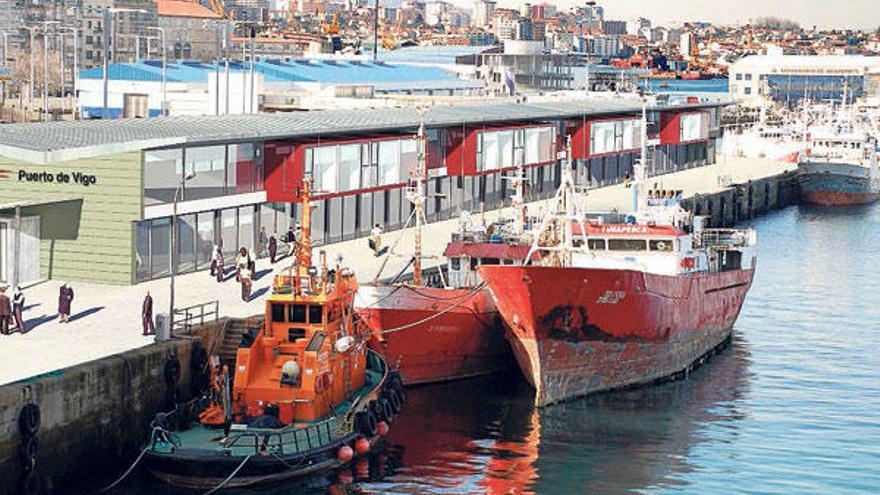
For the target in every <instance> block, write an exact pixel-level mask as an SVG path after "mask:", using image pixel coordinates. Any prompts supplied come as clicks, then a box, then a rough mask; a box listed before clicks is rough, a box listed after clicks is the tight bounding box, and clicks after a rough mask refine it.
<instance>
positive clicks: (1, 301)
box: [0, 284, 12, 335]
mask: <svg viewBox="0 0 880 495" xmlns="http://www.w3.org/2000/svg"><path fill="white" fill-rule="evenodd" d="M7 287H8V286H7V285H5V284H4V285H0V334H3V335H9V323H10V322H12V302H11V301H10V300H9V296H7V295H6V288H7Z"/></svg>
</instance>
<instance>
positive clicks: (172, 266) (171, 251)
mask: <svg viewBox="0 0 880 495" xmlns="http://www.w3.org/2000/svg"><path fill="white" fill-rule="evenodd" d="M183 166H184V173H185V172H186V163H184V165H183ZM195 176H196V174H195V172H190V173H189V174H186V175H185V176H184V177H183V178H182V179H180V182H179V183H178V184H177V189H175V190H174V198H173V201H172V203H171V236H170V239H169V242H170V244H169V246H168V273H170V274H171V279H170V287H169V295H168V335H169V336H170V335H171V330H172V328H173V327H174V273H175V272H176V271H177V270H176V268H177V266H176V263H174V255H175V254H176V253H177V201H178V199H179V197H180V191H182V190H183V185H184V184H185V183H186V181H188V180H190V179H192V178H194V177H195Z"/></svg>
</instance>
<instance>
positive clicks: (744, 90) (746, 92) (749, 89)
mask: <svg viewBox="0 0 880 495" xmlns="http://www.w3.org/2000/svg"><path fill="white" fill-rule="evenodd" d="M743 92H744V93H745V94H747V95H750V94H752V88H750V87H748V86H746V87H745V88H743Z"/></svg>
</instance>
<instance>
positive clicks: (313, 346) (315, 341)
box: [306, 332, 326, 352]
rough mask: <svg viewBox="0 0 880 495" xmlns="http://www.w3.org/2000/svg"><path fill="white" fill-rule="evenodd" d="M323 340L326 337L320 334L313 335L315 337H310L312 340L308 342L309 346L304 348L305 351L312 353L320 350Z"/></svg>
mask: <svg viewBox="0 0 880 495" xmlns="http://www.w3.org/2000/svg"><path fill="white" fill-rule="evenodd" d="M325 338H326V336H325V335H324V334H323V333H321V332H317V333H315V335H312V340H310V341H309V345H307V346H306V351H311V352H314V351H317V350H318V349H320V348H321V344H323V343H324V339H325Z"/></svg>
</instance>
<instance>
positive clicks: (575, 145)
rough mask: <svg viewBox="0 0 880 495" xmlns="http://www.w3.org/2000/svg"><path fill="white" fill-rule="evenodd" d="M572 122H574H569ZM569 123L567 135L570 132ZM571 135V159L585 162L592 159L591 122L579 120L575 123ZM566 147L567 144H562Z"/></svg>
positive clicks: (566, 130)
mask: <svg viewBox="0 0 880 495" xmlns="http://www.w3.org/2000/svg"><path fill="white" fill-rule="evenodd" d="M569 122H572V121H569ZM569 122H566V124H565V132H566V134H567V133H568V132H569ZM573 124H574V125H573V128H572V133H571V157H572V159H574V160H583V159H584V158H589V157H590V121H589V120H587V121H585V120H584V119H578V120H577V121H574V122H573ZM562 146H563V147H564V146H565V143H562Z"/></svg>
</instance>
